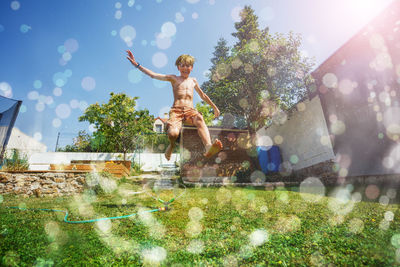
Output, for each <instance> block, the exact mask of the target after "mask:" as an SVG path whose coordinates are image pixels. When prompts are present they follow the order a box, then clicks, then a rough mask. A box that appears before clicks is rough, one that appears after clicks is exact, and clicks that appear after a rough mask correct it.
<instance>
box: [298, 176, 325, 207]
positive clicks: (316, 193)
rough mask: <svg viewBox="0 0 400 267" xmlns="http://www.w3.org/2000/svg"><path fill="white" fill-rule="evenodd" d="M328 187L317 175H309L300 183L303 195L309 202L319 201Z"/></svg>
mask: <svg viewBox="0 0 400 267" xmlns="http://www.w3.org/2000/svg"><path fill="white" fill-rule="evenodd" d="M325 191H326V188H325V186H324V184H323V183H322V182H321V180H320V179H319V178H317V177H308V178H306V179H305V180H304V181H302V182H301V183H300V193H301V197H302V198H303V199H304V200H306V201H308V202H318V201H319V200H321V198H322V197H323V196H324V195H325Z"/></svg>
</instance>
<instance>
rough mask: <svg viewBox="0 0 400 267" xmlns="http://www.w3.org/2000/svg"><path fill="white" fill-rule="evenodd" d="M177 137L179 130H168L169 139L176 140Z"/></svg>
mask: <svg viewBox="0 0 400 267" xmlns="http://www.w3.org/2000/svg"><path fill="white" fill-rule="evenodd" d="M178 136H179V130H178V129H176V128H170V129H169V130H168V137H169V138H170V139H177V138H178Z"/></svg>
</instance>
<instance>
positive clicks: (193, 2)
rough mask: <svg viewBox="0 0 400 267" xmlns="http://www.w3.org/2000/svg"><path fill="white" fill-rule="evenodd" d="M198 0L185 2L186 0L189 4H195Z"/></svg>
mask: <svg viewBox="0 0 400 267" xmlns="http://www.w3.org/2000/svg"><path fill="white" fill-rule="evenodd" d="M199 1H200V0H186V2H188V3H189V4H196V3H198V2H199Z"/></svg>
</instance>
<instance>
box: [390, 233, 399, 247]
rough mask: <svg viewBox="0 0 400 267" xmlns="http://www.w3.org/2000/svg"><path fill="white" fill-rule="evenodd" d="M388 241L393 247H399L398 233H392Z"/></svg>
mask: <svg viewBox="0 0 400 267" xmlns="http://www.w3.org/2000/svg"><path fill="white" fill-rule="evenodd" d="M390 243H391V244H392V245H393V246H394V247H395V248H400V234H394V235H393V236H392V238H391V239H390Z"/></svg>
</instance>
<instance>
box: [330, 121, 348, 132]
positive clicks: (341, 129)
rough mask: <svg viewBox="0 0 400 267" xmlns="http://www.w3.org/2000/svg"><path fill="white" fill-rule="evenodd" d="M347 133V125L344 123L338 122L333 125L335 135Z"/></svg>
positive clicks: (332, 129) (332, 130)
mask: <svg viewBox="0 0 400 267" xmlns="http://www.w3.org/2000/svg"><path fill="white" fill-rule="evenodd" d="M345 131H346V125H345V124H344V122H343V121H340V120H336V121H335V122H332V123H331V132H332V133H333V134H335V135H341V134H343V133H344V132H345Z"/></svg>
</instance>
